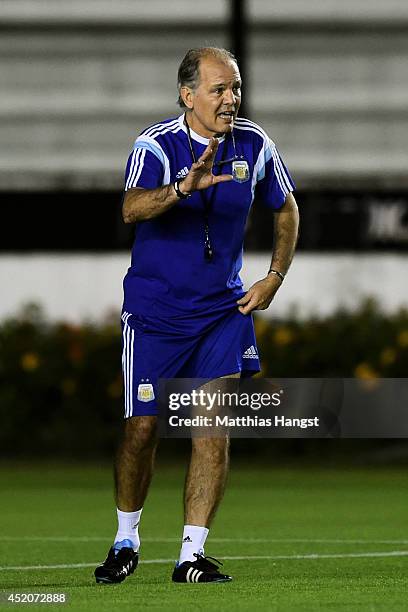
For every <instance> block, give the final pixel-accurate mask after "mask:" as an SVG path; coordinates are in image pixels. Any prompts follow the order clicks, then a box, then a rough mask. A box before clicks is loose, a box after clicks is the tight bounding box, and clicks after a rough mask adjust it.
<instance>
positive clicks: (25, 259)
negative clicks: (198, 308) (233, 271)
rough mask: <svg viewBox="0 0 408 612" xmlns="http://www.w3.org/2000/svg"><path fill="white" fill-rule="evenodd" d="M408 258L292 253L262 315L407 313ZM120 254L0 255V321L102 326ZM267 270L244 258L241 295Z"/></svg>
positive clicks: (119, 274) (259, 260)
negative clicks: (26, 308) (32, 314)
mask: <svg viewBox="0 0 408 612" xmlns="http://www.w3.org/2000/svg"><path fill="white" fill-rule="evenodd" d="M407 264H408V255H395V254H376V255H367V254H365V255H360V254H344V255H333V254H330V255H326V254H300V253H299V254H297V256H296V258H295V260H294V262H293V264H292V267H291V270H290V273H289V275H288V277H287V279H286V280H285V283H284V286H283V287H282V289H281V290H280V291H279V293H278V295H277V296H276V298H275V300H274V302H273V304H272V306H271V307H270V309H269V310H268V311H265V312H264V313H262V315H263V316H267V317H272V316H284V315H285V314H286V313H287V312H288V310H289V309H291V308H295V309H296V313H297V316H298V318H300V319H303V318H305V317H308V316H309V315H311V314H317V315H327V314H329V313H331V312H333V310H335V309H336V308H337V307H338V306H339V305H340V304H341V305H344V306H347V307H348V308H350V309H354V308H356V307H358V305H359V304H360V303H361V300H362V299H363V298H364V297H368V296H373V297H375V298H377V299H378V301H379V303H380V304H381V306H382V307H383V309H384V310H385V311H386V312H393V311H395V310H396V309H398V308H400V307H402V306H405V307H407V306H408V292H407V288H406V287H407V283H406V276H407ZM128 265H129V256H128V255H127V254H103V255H66V254H63V255H61V254H59V255H55V254H46V255H45V254H43V255H41V254H39V255H31V254H28V255H2V256H0V287H1V288H2V291H1V297H0V319H3V318H4V317H6V316H10V315H13V314H16V313H17V312H18V310H19V309H20V308H21V306H22V305H23V304H24V303H27V302H30V301H34V302H37V303H39V304H40V305H42V306H43V307H44V309H45V312H46V315H47V316H48V317H49V318H50V319H51V320H56V319H65V320H70V321H73V322H78V321H80V320H83V319H85V318H88V319H92V320H101V319H102V318H103V317H105V316H106V315H108V314H109V313H111V312H112V311H116V310H119V309H120V307H121V300H122V278H123V276H124V274H125V272H126V269H127V267H128ZM268 267H269V255H268V254H265V255H253V254H252V255H246V257H245V267H244V274H243V278H244V281H245V286H246V288H248V287H249V286H250V284H251V283H253V282H254V281H256V280H258V279H259V278H261V277H262V276H263V274H264V272H265V271H266V270H267V269H268Z"/></svg>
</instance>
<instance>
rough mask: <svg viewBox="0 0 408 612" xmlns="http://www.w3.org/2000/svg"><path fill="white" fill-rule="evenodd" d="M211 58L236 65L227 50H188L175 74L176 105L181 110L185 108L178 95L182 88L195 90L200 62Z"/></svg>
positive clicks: (210, 48)
mask: <svg viewBox="0 0 408 612" xmlns="http://www.w3.org/2000/svg"><path fill="white" fill-rule="evenodd" d="M208 56H210V57H213V58H215V59H218V60H220V61H221V62H225V63H229V62H231V61H233V62H235V63H237V60H236V58H235V56H234V55H233V54H232V53H231V52H230V51H227V49H220V48H218V47H199V48H198V49H189V51H187V53H186V55H185V56H184V59H183V61H182V62H181V64H180V66H179V69H178V73H177V89H178V92H179V96H178V100H177V103H178V105H179V106H181V108H187V107H186V105H185V104H184V102H183V99H182V97H181V94H180V90H181V88H182V87H189V88H190V89H193V90H194V89H196V88H197V86H198V84H199V79H200V61H201V59H202V58H203V57H208Z"/></svg>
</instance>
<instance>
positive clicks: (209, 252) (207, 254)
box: [184, 115, 236, 262]
mask: <svg viewBox="0 0 408 612" xmlns="http://www.w3.org/2000/svg"><path fill="white" fill-rule="evenodd" d="M184 125H185V126H186V129H187V139H188V145H189V147H190V152H191V157H192V159H193V162H194V163H197V157H196V154H195V153H194V148H193V141H192V139H191V133H190V126H189V125H188V123H187V118H186V116H185V115H184ZM233 144H234V145H235V142H234V141H233ZM227 147H228V145H227V135H225V138H224V147H223V150H222V156H221V161H219V162H214V166H215V167H217V168H221V166H222V165H223V164H226V163H228V162H230V161H233V159H235V158H236V156H234V158H233V159H224V158H225V155H226V152H227ZM234 152H235V146H234ZM217 186H218V183H217V184H216V185H213V188H212V193H211V196H210V197H209V198H208V197H207V196H206V194H205V193H204V191H207V190H204V189H200V197H201V201H202V203H203V210H204V259H205V260H206V261H208V262H210V261H211V260H212V258H213V257H214V249H213V247H212V245H211V240H210V228H209V216H210V212H211V209H212V206H213V203H214V198H215V192H216V189H217Z"/></svg>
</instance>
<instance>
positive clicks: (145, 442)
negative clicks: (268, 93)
mask: <svg viewBox="0 0 408 612" xmlns="http://www.w3.org/2000/svg"><path fill="white" fill-rule="evenodd" d="M178 90H179V104H180V106H181V107H182V108H183V110H184V112H183V114H182V115H181V116H179V117H177V118H175V119H168V120H165V121H162V122H160V123H157V124H155V125H152V126H151V127H149V128H147V129H146V130H144V131H143V132H142V133H141V135H140V136H139V137H138V138H137V139H136V142H135V145H134V149H133V151H132V153H131V155H130V157H129V160H128V164H127V168H126V185H125V197H124V203H123V218H124V221H125V223H137V224H138V226H137V231H136V238H135V242H134V245H133V250H132V262H131V266H130V268H129V270H128V272H127V274H126V277H125V280H124V305H123V313H122V323H123V357H122V365H123V373H124V386H125V427H124V436H123V440H122V443H121V445H120V448H119V451H118V454H117V460H116V465H115V484H116V505H117V515H118V531H117V534H116V537H115V540H114V544H113V546H112V548H111V549H110V551H109V554H108V557H107V559H106V560H105V562H104V563H103V564H102V565H100V566H99V567H97V568H96V570H95V577H96V580H97V582H102V583H116V582H122V581H123V580H124V579H125V578H126V576H127V575H129V574H131V573H133V571H134V570H135V569H136V566H137V562H138V558H139V554H138V551H139V546H140V539H139V532H138V528H139V523H140V518H141V514H142V508H143V504H144V501H145V499H146V495H147V491H148V488H149V484H150V480H151V476H152V471H153V463H154V456H155V451H156V446H157V405H156V397H157V383H158V380H159V379H160V378H204V379H207V380H210V381H211V382H210V383H208V385H209V387H210V388H211V385H212V388H213V389H214V388H215V389H220V388H222V384H223V379H225V378H232V377H235V378H238V377H240V376H250V375H252V374H254V373H256V372H258V371H259V370H260V366H259V359H258V354H257V349H256V340H255V335H254V328H253V322H252V315H251V313H252V311H253V310H263V309H265V308H267V307H268V306H269V304H270V303H271V301H272V299H273V297H274V295H275V293H276V291H277V290H278V288H279V287H280V285H281V283H282V281H283V279H284V277H285V274H286V272H287V270H288V268H289V265H290V263H291V260H292V257H293V253H294V249H295V245H296V240H297V234H298V211H297V206H296V202H295V199H294V197H293V195H292V190H293V188H294V185H293V182H292V179H291V177H290V175H289V173H288V170H287V169H286V167H285V165H284V163H283V162H282V159H281V157H280V155H279V153H278V151H277V149H276V147H275V144H274V143H273V142H272V141H271V140H270V139H269V138H268V136H267V135H266V133H265V132H264V131H263V130H262V129H261V128H260V127H259V126H258V125H257V124H255V123H253V122H252V121H249V120H247V119H243V118H238V117H237V115H238V110H239V106H240V101H241V77H240V73H239V69H238V65H237V62H236V60H235V58H234V56H233V55H232V54H231V53H229V52H228V51H226V50H225V49H217V48H212V47H210V48H201V49H192V50H190V51H188V53H187V54H186V56H185V58H184V59H183V61H182V63H181V65H180V68H179V72H178ZM255 192H256V195H257V197H259V198H260V199H261V200H263V202H264V203H265V205H266V206H269V207H271V208H273V209H274V210H275V211H276V215H275V224H274V245H273V256H272V262H271V268H270V270H269V272H268V271H265V273H264V275H263V278H262V279H261V280H259V281H258V282H256V283H255V284H254V285H253V286H252V287H251V288H250V289H249V290H248V291H247V292H245V291H244V290H243V287H242V281H241V279H240V276H239V272H240V269H241V263H242V246H243V239H244V229H245V223H246V219H247V215H248V212H249V209H250V207H251V204H252V201H253V199H254V196H255ZM224 382H225V380H224ZM227 470H228V437H227V436H225V437H219V438H212V437H208V438H193V439H192V454H191V461H190V465H189V468H188V472H187V477H186V483H185V491H184V514H185V516H184V519H185V520H184V523H185V526H184V531H183V535H182V542H181V551H180V557H179V561H178V563H177V565H176V567H175V569H174V571H173V575H172V579H173V581H175V582H215V581H216V582H226V581H229V580H231V577H230V576H227V575H225V574H222V573H220V571H219V568H218V566H217V565H216V564H215V563H214V562H213V561H214V560H213V561H210V558H208V557H205V556H204V544H205V540H206V537H207V535H208V529H209V526H210V524H211V521H212V519H213V517H214V515H215V512H216V509H217V507H218V504H219V502H220V500H221V497H222V494H223V490H224V485H225V480H226V475H227Z"/></svg>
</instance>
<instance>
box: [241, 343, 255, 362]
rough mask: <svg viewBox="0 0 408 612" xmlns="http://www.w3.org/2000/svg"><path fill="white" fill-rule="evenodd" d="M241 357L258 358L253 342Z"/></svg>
mask: <svg viewBox="0 0 408 612" xmlns="http://www.w3.org/2000/svg"><path fill="white" fill-rule="evenodd" d="M242 357H243V359H258V353H257V351H256V348H255V347H254V345H253V344H252V345H251V346H250V347H249V348H247V350H246V351H245V353H244V354H243V355H242Z"/></svg>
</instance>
